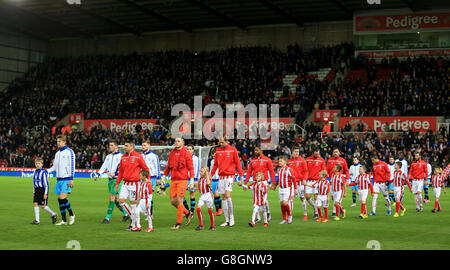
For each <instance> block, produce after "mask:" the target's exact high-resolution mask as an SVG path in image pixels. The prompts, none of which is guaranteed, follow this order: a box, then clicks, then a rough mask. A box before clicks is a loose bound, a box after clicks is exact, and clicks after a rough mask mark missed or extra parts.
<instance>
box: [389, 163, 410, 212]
mask: <svg viewBox="0 0 450 270" xmlns="http://www.w3.org/2000/svg"><path fill="white" fill-rule="evenodd" d="M402 166H403V163H401V162H400V161H397V162H395V164H394V176H393V179H392V182H393V183H394V197H395V214H394V217H398V216H399V215H398V212H399V210H400V209H402V213H401V214H400V216H403V215H405V212H406V208H405V207H404V206H403V204H402V197H403V191H404V188H403V186H404V185H405V183H406V184H407V185H408V187H409V190H411V192H412V187H411V184H410V183H409V181H408V176H407V175H406V173H405V172H404V171H403V170H402V169H401V168H402Z"/></svg>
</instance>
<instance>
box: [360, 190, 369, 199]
mask: <svg viewBox="0 0 450 270" xmlns="http://www.w3.org/2000/svg"><path fill="white" fill-rule="evenodd" d="M358 196H359V202H363V201H364V202H365V201H367V196H369V190H368V189H359V190H358Z"/></svg>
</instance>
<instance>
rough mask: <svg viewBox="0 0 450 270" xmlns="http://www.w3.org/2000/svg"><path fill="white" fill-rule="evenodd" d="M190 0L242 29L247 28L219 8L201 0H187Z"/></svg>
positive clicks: (189, 0)
mask: <svg viewBox="0 0 450 270" xmlns="http://www.w3.org/2000/svg"><path fill="white" fill-rule="evenodd" d="M187 1H188V2H190V3H192V4H195V5H197V6H198V7H200V8H201V9H203V10H205V11H207V12H209V13H211V14H213V15H214V16H216V17H218V18H221V19H222V20H224V21H226V22H227V23H230V24H233V25H235V26H237V27H239V28H241V29H242V30H247V26H246V25H245V24H243V23H241V22H239V21H238V20H236V19H234V18H232V17H230V16H228V15H226V14H224V13H223V12H220V11H219V10H217V9H215V8H213V7H212V6H210V5H208V4H206V3H204V2H201V1H199V0H187Z"/></svg>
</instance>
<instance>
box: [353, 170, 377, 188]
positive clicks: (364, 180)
mask: <svg viewBox="0 0 450 270" xmlns="http://www.w3.org/2000/svg"><path fill="white" fill-rule="evenodd" d="M356 185H358V189H359V190H365V189H368V188H370V191H371V192H373V187H372V181H370V175H369V174H367V173H365V174H360V175H358V177H356V179H355V182H353V183H351V184H350V185H349V186H356Z"/></svg>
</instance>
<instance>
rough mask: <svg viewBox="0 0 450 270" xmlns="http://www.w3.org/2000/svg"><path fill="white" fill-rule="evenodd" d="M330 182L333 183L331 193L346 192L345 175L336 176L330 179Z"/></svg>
mask: <svg viewBox="0 0 450 270" xmlns="http://www.w3.org/2000/svg"><path fill="white" fill-rule="evenodd" d="M330 182H331V191H333V192H339V191H342V190H344V184H345V177H344V175H343V174H334V175H333V176H332V177H331V178H330Z"/></svg>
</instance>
